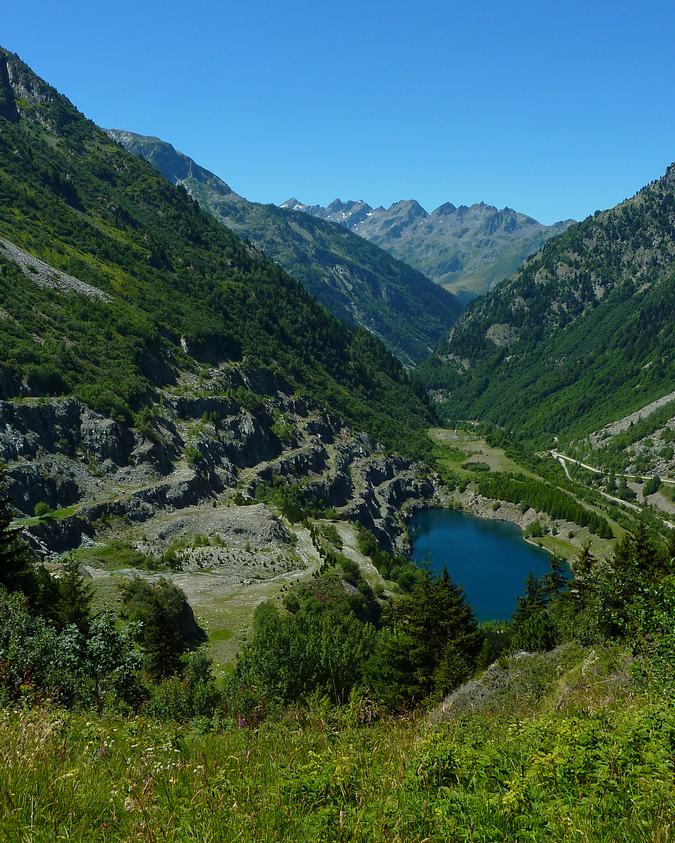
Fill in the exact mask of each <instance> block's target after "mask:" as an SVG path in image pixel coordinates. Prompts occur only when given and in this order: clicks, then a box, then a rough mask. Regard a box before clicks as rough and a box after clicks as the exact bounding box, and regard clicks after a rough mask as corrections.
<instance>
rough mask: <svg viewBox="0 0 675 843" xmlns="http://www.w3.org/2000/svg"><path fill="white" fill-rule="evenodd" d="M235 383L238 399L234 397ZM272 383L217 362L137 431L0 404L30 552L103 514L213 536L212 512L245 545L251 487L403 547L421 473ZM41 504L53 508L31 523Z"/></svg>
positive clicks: (68, 413)
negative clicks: (188, 522)
mask: <svg viewBox="0 0 675 843" xmlns="http://www.w3.org/2000/svg"><path fill="white" fill-rule="evenodd" d="M240 385H242V386H243V385H245V388H246V389H247V390H248V396H249V398H248V400H247V401H246V403H247V406H246V407H244V406H242V404H241V403H240V402H239V401H238V400H237V398H236V397H235V396H236V395H237V389H238V388H239V386H240ZM286 389H288V386H287V384H285V383H284V382H283V381H279V380H278V379H275V377H274V376H273V375H272V374H271V373H269V372H265V371H263V370H255V371H245V370H244V369H242V368H239V367H234V366H227V367H219V368H216V369H213V370H211V371H210V372H209V374H208V376H207V377H206V378H205V379H204V380H202V381H201V382H200V383H199V384H196V383H194V382H192V383H188V382H186V383H182V384H179V385H178V386H177V387H176V388H175V389H174V390H167V391H165V392H164V393H162V396H161V399H160V401H158V402H157V403H156V404H155V405H154V406H153V408H152V412H151V413H150V414H149V417H148V418H149V419H150V420H148V419H146V421H145V422H144V423H143V424H139V425H138V427H137V428H134V427H132V426H131V425H130V424H129V423H124V422H121V421H115V420H113V419H110V418H107V417H105V416H102V415H100V414H99V413H96V412H94V411H92V410H91V409H89V408H88V407H87V406H86V405H85V404H83V403H82V402H81V401H79V400H78V399H76V398H42V399H17V400H14V401H0V460H2V462H3V463H4V464H5V465H6V475H7V481H8V483H7V486H8V489H7V491H8V494H9V497H10V500H11V503H12V505H13V506H14V508H15V510H16V514H17V518H18V519H22V518H23V519H24V521H25V529H26V531H27V534H28V535H29V537H30V538H31V540H32V542H33V544H34V545H35V546H36V547H38V548H39V549H40V550H41V551H42V552H43V553H44V552H47V551H52V552H56V553H60V552H63V551H66V550H68V549H72V548H75V547H78V546H79V545H81V544H82V543H83V542H85V543H86V542H90V541H92V540H95V538H96V536H97V535H98V534H99V533H100V532H101V531H102V530H103V531H105V529H107V528H108V527H109V525H110V524H111V523H112V522H115V521H117V522H120V523H122V524H126V525H139V524H146V523H150V522H152V524H155V521H156V520H157V519H158V517H159V516H162V515H166V514H170V513H176V512H181V511H185V512H186V513H188V512H189V514H190V519H192V521H194V523H193V524H192V528H191V531H192V533H195V532H196V533H200V532H201V533H205V534H209V535H210V534H211V533H214V534H217V533H219V529H217V528H216V527H213V525H211V527H213V529H211V527H210V528H209V530H207V529H206V528H205V527H204V525H201V526H200V524H201V521H203V520H204V518H206V520H207V521H209V523H210V522H211V521H212V520H213V517H212V515H211V510H212V509H213V510H214V514H215V508H217V518H216V520H217V521H218V522H219V523H220V524H225V523H226V524H228V525H229V526H228V529H227V530H226V531H225V532H226V533H227V534H228V538H227V541H228V543H229V542H231V541H232V540H233V538H232V537H233V536H236V535H237V532H238V530H239V529H240V528H241V531H243V533H246V534H247V536H248V538H247V541H248V542H249V543H250V541H251V535H250V530H251V520H252V519H253V521H255V520H256V519H258V520H260V526H261V529H262V525H263V522H264V521H265V518H263V511H262V510H261V509H260V508H259V507H256V506H240V505H239V504H241V503H242V501H243V502H245V503H248V502H252V501H254V500H255V498H256V492H257V491H260V487H261V486H262V487H264V486H267V485H270V484H271V485H279V484H280V485H286V484H292V485H294V486H295V487H296V491H297V494H298V495H299V497H300V498H301V499H302V500H305V501H306V502H307V504H308V505H311V506H312V507H313V508H315V509H317V508H318V509H327V508H330V509H333V510H335V511H336V513H337V515H338V517H340V518H344V519H346V520H351V521H356V522H358V523H360V524H363V525H364V526H367V527H368V528H369V529H371V530H372V531H373V532H374V533H375V535H376V536H377V537H378V539H379V540H380V541H381V542H382V544H383V545H384V546H386V547H393V546H398V547H401V548H402V547H404V546H405V543H406V540H407V535H406V532H405V528H404V519H405V517H406V515H407V514H409V513H410V512H411V511H412V510H414V509H415V508H416V507H419V506H428V505H429V504H430V502H431V501H432V500H433V499H434V498H435V496H436V494H437V487H436V484H435V481H434V479H433V478H430V477H429V475H428V472H423V471H421V470H420V467H419V466H415V465H414V464H411V463H410V462H407V461H405V460H403V459H401V458H400V457H397V456H392V455H387V454H385V453H383V452H382V450H381V448H380V447H379V446H378V445H377V444H376V443H373V442H371V440H370V439H369V438H368V437H367V436H365V435H363V434H357V433H355V432H354V431H352V430H350V429H348V428H346V427H345V426H344V425H343V424H342V422H341V421H340V420H339V419H337V418H335V417H334V416H332V415H330V414H328V413H326V412H325V411H324V410H323V409H322V408H320V407H317V406H313V405H312V404H311V402H310V401H308V400H306V399H298V398H295V397H293V396H292V395H290V394H289V392H290V390H288V392H285V391H284V390H286ZM252 390H253V391H252ZM251 399H253V400H251ZM42 502H44V503H45V504H47V505H48V506H49V507H50V508H51V509H53V510H55V511H56V512H55V514H54V516H52V517H47V518H42V519H39V520H37V519H35V518H32V517H31V516H33V513H34V511H35V507H36V505H37V504H38V503H42ZM66 508H67V509H66ZM200 512H202V513H203V515H201V516H199V513H200ZM195 513H197V515H195ZM197 516H198V517H197ZM172 523H174V526H175V523H180V519H179V520H178V522H176V521H175V519H174V520H173V521H172ZM237 524H239V527H237ZM165 526H166V525H165ZM268 526H269V525H268ZM153 530H154V527H153V528H152V529H151V530H150V532H152V531H153ZM254 532H255V531H254ZM270 536H271V534H270ZM268 538H269V541H272V539H273V538H274V537H268ZM277 538H279V537H277ZM235 543H236V542H235ZM150 544H152V542H150ZM148 552H150V551H148ZM221 555H222V554H221Z"/></svg>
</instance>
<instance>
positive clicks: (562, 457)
mask: <svg viewBox="0 0 675 843" xmlns="http://www.w3.org/2000/svg"><path fill="white" fill-rule="evenodd" d="M549 453H550V455H551V456H552V457H553V459H555V460H557V461H558V462H559V463H560V465H561V466H562V468H563V471H564V472H565V475H566V476H567V479H568V480H571V481H572V482H573V483H574V482H575V481H574V480H573V479H572V477H571V476H570V473H569V470H568V468H567V463H568V462H571V463H574V464H575V465H580V466H581V467H582V468H585V469H587V470H588V471H592V472H593V474H604V473H605V472H603V471H601V470H600V469H599V468H595V466H592V465H588V464H587V463H585V462H581V460H575V459H574V457H568V456H567V455H566V454H563V453H561V452H560V451H558V450H556V449H555V448H553V449H552V450H551V451H549ZM615 476H616V477H624V478H625V479H627V480H642V481H645V480H651V479H652V478H651V477H643V476H641V475H639V474H617V475H615ZM661 482H662V483H666V484H668V485H669V486H675V480H664V479H663V478H661ZM596 491H597V492H598V493H599V494H600V495H602V497H603V498H606V499H607V500H608V501H612V502H613V503H618V504H619V505H620V506H625V507H626V508H627V509H632V510H633V511H634V512H641V511H642V509H641V507H639V506H638V505H637V504H634V503H630V502H629V501H625V500H623V498H616V497H614V495H610V494H609V493H608V492H603V491H602V490H600V489H596ZM661 520H662V521H663V523H664V524H665V525H666V527H668V528H669V529H670V530H675V524H673V522H672V521H666V520H665V519H661Z"/></svg>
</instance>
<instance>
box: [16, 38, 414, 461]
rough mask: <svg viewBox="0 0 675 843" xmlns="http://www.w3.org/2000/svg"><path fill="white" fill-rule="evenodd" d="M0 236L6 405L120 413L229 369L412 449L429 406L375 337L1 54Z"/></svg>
mask: <svg viewBox="0 0 675 843" xmlns="http://www.w3.org/2000/svg"><path fill="white" fill-rule="evenodd" d="M280 213H281V212H280ZM0 237H1V238H2V239H3V240H4V241H5V245H3V251H2V254H0V308H1V309H0V345H1V346H2V349H3V354H2V360H0V397H2V398H7V397H11V396H54V395H75V396H78V397H79V398H81V399H82V400H83V401H85V402H86V403H87V404H88V405H89V406H90V407H92V408H93V409H95V410H99V411H102V412H103V413H106V414H112V415H114V416H115V417H117V418H118V419H127V420H129V419H131V417H132V416H133V414H135V413H138V412H139V410H141V408H142V407H144V406H150V405H151V404H152V402H153V398H154V396H155V395H156V392H157V389H158V388H160V387H167V386H172V385H173V386H175V385H176V384H177V382H178V380H179V379H181V378H184V377H185V376H186V375H189V373H191V372H192V373H198V372H199V371H200V367H204V366H213V365H221V364H234V363H236V364H239V365H241V366H243V367H244V368H245V369H247V370H253V369H255V368H256V367H265V369H267V370H269V371H271V372H272V373H273V374H274V376H275V377H277V378H278V379H282V380H283V381H285V382H286V383H287V385H288V389H289V390H291V391H295V392H303V393H304V394H307V395H311V397H312V399H313V400H314V401H316V402H319V403H320V404H322V405H323V406H325V407H327V408H330V409H331V410H332V411H334V412H337V413H339V414H340V415H342V416H343V417H344V418H345V419H347V420H348V421H351V422H353V423H355V424H356V425H358V426H359V427H360V428H361V429H366V430H368V431H369V432H371V433H373V434H374V435H375V436H376V437H377V438H378V439H380V440H382V441H384V442H385V443H387V444H389V445H391V446H400V447H403V448H405V447H406V446H407V445H408V444H409V443H410V442H412V441H419V435H420V434H419V431H420V430H421V428H422V427H423V425H424V424H425V422H426V419H427V408H426V407H425V405H424V402H423V401H422V400H420V398H419V397H418V396H417V395H416V393H415V391H414V389H413V388H412V386H411V385H410V383H409V380H408V377H407V375H406V374H405V372H404V370H403V368H402V366H401V364H400V363H399V362H398V361H397V360H396V359H395V358H393V357H392V356H391V355H390V354H389V353H388V352H387V351H386V350H385V348H384V346H383V345H382V344H381V342H380V341H379V340H377V339H376V338H375V337H373V336H372V335H371V334H369V333H368V332H366V331H364V330H356V329H353V328H349V327H345V326H344V325H343V324H341V323H340V322H339V321H338V320H337V319H335V318H334V317H333V316H331V315H330V314H329V313H328V312H327V311H326V310H324V309H323V308H322V307H321V306H320V305H318V304H317V303H316V302H315V301H314V300H313V299H312V298H311V297H310V295H309V294H308V293H307V292H306V291H305V290H304V289H303V288H302V286H301V285H300V284H299V283H298V282H297V281H295V280H294V279H292V278H291V277H289V276H288V275H287V274H286V273H285V272H284V271H283V270H282V269H281V268H279V267H278V265H277V264H275V263H273V262H272V261H271V260H269V259H268V258H266V257H265V256H263V255H262V254H261V253H260V252H259V251H257V250H256V249H255V248H254V247H252V246H251V245H249V244H246V243H244V242H242V241H241V240H240V239H239V238H238V237H237V236H235V235H234V234H233V233H231V232H230V231H228V230H227V229H226V228H225V227H224V226H222V225H221V224H220V223H218V222H217V221H216V220H215V219H214V218H213V217H212V216H211V215H210V214H207V213H206V212H204V211H202V210H201V208H200V207H199V205H198V204H197V203H196V202H195V201H193V200H192V199H191V198H190V197H189V196H188V195H187V193H186V191H185V190H183V189H180V188H176V187H173V186H171V185H169V184H168V183H167V182H166V181H165V179H163V178H162V177H160V176H159V175H158V174H157V173H156V172H155V170H154V169H153V168H152V167H151V166H150V165H148V164H147V163H146V162H145V161H143V160H141V159H140V158H138V157H136V156H134V155H131V154H130V153H128V152H126V151H125V150H124V149H123V148H122V147H121V146H120V145H119V144H117V143H116V142H114V141H113V140H111V139H110V138H109V137H108V136H107V135H106V133H105V132H103V131H102V130H100V129H98V128H97V127H96V126H95V125H93V124H92V123H91V122H90V121H88V120H86V119H85V118H84V117H83V116H82V115H81V114H80V113H79V112H78V111H77V110H76V109H75V108H74V106H73V105H72V104H71V103H70V102H69V101H68V100H67V99H66V98H65V97H63V96H61V95H60V94H59V93H58V92H57V91H55V90H54V89H53V88H51V87H50V86H49V85H48V84H46V83H45V82H43V81H42V80H41V79H39V78H38V77H37V76H36V75H35V74H34V73H33V72H32V71H31V70H30V69H29V68H28V67H27V66H26V65H25V64H24V63H22V62H21V61H20V60H19V58H18V57H17V56H15V55H13V54H11V53H8V52H6V51H4V50H3V51H0ZM36 259H40V260H41V261H42V262H43V263H39V262H36ZM68 279H70V280H68Z"/></svg>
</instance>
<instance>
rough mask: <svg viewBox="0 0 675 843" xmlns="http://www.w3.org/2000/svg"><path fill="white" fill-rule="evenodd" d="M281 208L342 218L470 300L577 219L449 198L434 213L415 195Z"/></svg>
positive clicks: (295, 203)
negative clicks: (388, 201)
mask: <svg viewBox="0 0 675 843" xmlns="http://www.w3.org/2000/svg"><path fill="white" fill-rule="evenodd" d="M281 207H282V208H286V209H288V210H294V211H302V212H304V213H307V214H311V215H312V216H315V217H318V218H320V219H324V220H328V221H330V222H335V223H339V224H340V225H343V226H345V227H346V228H348V229H349V230H350V231H354V232H355V233H356V234H359V235H360V236H361V237H364V238H365V239H366V240H369V241H370V242H372V243H376V244H377V245H378V246H380V247H381V248H383V249H386V250H387V251H389V252H391V254H392V255H394V256H395V257H397V258H399V260H402V261H405V262H406V263H409V264H410V265H411V266H414V267H416V268H417V269H419V270H420V271H421V272H424V273H425V274H426V275H428V276H429V278H431V279H432V280H434V281H435V282H436V283H437V284H441V285H443V286H444V287H446V288H447V289H449V290H451V291H452V292H454V293H456V294H457V295H459V296H460V298H462V300H464V301H468V300H470V299H472V298H474V297H475V296H476V295H479V294H481V293H484V292H486V291H487V290H488V289H490V288H491V287H493V286H494V285H495V284H497V283H498V282H499V281H501V280H503V279H504V278H507V277H508V276H509V275H510V274H511V273H512V272H514V271H515V270H516V269H517V268H518V266H520V264H522V262H523V261H524V260H525V259H526V258H527V256H528V255H530V254H532V253H533V252H536V251H537V250H538V249H540V248H541V247H542V246H543V245H544V243H545V242H546V241H547V240H548V239H549V238H551V237H554V236H555V235H557V234H560V233H561V232H563V231H564V230H565V229H566V228H567V227H568V226H569V225H570V224H571V223H572V222H573V220H565V221H562V222H556V223H554V224H553V225H548V226H547V225H543V224H542V223H540V222H538V221H537V220H535V219H533V218H532V217H530V216H527V215H526V214H521V213H519V212H517V211H514V210H513V209H512V208H502V209H498V208H495V207H494V206H492V205H486V204H485V203H484V202H479V203H476V204H474V205H470V206H467V205H460V206H455V205H453V204H452V203H451V202H445V203H444V204H443V205H441V206H440V207H438V208H436V209H435V210H434V211H432V212H431V213H429V212H428V211H426V210H425V209H424V208H423V207H422V206H421V205H420V203H419V202H417V201H416V200H415V199H406V200H401V201H399V202H394V203H393V204H392V205H390V206H389V207H388V208H384V207H382V206H379V207H377V208H373V207H371V206H370V205H368V204H367V203H366V202H363V201H362V200H358V201H352V200H350V201H347V202H343V201H341V200H340V199H335V200H334V201H333V202H331V203H330V205H328V206H327V207H325V208H324V207H322V206H320V205H304V204H303V203H302V202H300V201H299V200H298V199H295V198H292V199H288V200H287V201H286V202H284V203H283V204H282V205H281Z"/></svg>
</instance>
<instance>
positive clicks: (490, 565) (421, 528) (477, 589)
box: [408, 509, 550, 621]
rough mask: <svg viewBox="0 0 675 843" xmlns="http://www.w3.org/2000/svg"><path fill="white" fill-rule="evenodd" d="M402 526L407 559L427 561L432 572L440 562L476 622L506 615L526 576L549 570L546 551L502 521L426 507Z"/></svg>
mask: <svg viewBox="0 0 675 843" xmlns="http://www.w3.org/2000/svg"><path fill="white" fill-rule="evenodd" d="M408 529H409V531H410V541H411V543H412V554H411V556H412V559H413V561H414V562H416V563H417V564H418V565H421V564H423V563H424V561H425V559H426V560H428V562H429V565H430V567H431V570H432V571H433V572H434V573H441V572H442V570H443V567H444V566H445V567H446V568H447V569H448V573H449V574H450V576H451V577H452V579H453V581H454V582H455V583H456V584H457V585H461V586H462V588H463V589H464V592H465V594H466V598H467V600H468V602H469V603H470V604H471V606H472V607H473V609H474V611H475V613H476V617H477V618H478V620H480V621H487V620H503V619H505V618H508V617H509V616H510V615H511V613H512V612H513V610H514V609H515V607H516V598H518V597H520V595H522V594H523V593H524V590H525V580H526V579H527V575H528V574H529V573H530V572H532V573H533V574H534V575H535V576H537V577H541V576H543V575H544V574H546V573H548V571H549V570H550V567H549V558H550V557H549V555H548V553H547V552H546V551H544V550H540V549H539V548H538V547H534V546H533V545H531V544H528V543H527V542H526V541H524V539H523V537H522V536H523V534H522V531H521V530H520V529H519V528H518V527H516V526H515V524H511V523H509V522H506V521H492V520H488V519H484V518H477V517H475V516H474V515H469V514H468V513H466V512H457V511H456V510H453V509H432V510H428V511H426V512H419V513H417V514H416V515H414V516H413V517H412V518H411V519H410V521H409V523H408Z"/></svg>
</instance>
